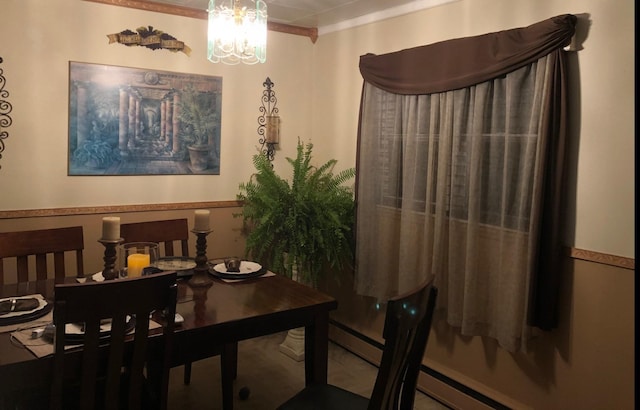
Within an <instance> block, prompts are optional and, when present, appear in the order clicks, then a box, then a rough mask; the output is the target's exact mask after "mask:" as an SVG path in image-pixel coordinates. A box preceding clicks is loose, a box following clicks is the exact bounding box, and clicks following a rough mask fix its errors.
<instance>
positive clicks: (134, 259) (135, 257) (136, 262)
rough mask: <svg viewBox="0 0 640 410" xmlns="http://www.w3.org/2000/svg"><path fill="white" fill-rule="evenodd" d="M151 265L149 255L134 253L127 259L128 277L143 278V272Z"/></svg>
mask: <svg viewBox="0 0 640 410" xmlns="http://www.w3.org/2000/svg"><path fill="white" fill-rule="evenodd" d="M149 265H151V257H150V256H149V254H143V253H133V254H131V255H129V256H128V257H127V277H128V278H136V277H138V276H142V271H143V269H144V268H146V267H147V266H149Z"/></svg>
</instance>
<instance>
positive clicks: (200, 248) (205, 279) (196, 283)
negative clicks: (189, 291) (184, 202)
mask: <svg viewBox="0 0 640 410" xmlns="http://www.w3.org/2000/svg"><path fill="white" fill-rule="evenodd" d="M191 232H193V233H194V234H195V235H196V236H197V237H198V239H197V240H196V258H195V261H196V267H195V268H193V276H191V279H189V282H188V283H189V286H192V287H201V286H211V284H212V283H213V281H212V280H211V278H210V277H209V266H208V265H207V261H208V259H207V235H209V234H210V233H211V230H207V231H197V230H195V229H192V230H191Z"/></svg>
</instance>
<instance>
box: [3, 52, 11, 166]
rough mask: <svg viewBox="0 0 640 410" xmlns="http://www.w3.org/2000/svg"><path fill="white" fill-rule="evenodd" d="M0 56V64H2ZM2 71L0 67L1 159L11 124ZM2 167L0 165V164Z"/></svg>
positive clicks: (7, 92)
mask: <svg viewBox="0 0 640 410" xmlns="http://www.w3.org/2000/svg"><path fill="white" fill-rule="evenodd" d="M2 61H3V60H2V57H0V64H2ZM3 73H4V71H3V70H2V68H1V67H0V159H2V152H3V151H4V140H5V139H7V138H8V137H9V132H8V131H7V128H8V127H9V126H10V125H11V122H12V120H11V116H9V114H11V110H12V109H13V107H12V106H11V103H10V102H9V101H7V100H5V98H8V97H9V91H7V90H5V89H4V85H5V84H6V79H5V78H4V75H3ZM0 168H2V166H0Z"/></svg>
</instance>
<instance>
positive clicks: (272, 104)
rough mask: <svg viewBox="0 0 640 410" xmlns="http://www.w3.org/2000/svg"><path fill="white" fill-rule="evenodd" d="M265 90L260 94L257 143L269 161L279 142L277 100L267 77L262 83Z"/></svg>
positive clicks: (272, 84) (271, 159)
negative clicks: (260, 104)
mask: <svg viewBox="0 0 640 410" xmlns="http://www.w3.org/2000/svg"><path fill="white" fill-rule="evenodd" d="M262 85H263V86H264V87H265V90H264V91H263V92H262V106H261V107H260V112H261V115H260V116H259V117H258V135H259V136H260V137H259V139H258V142H259V143H260V145H261V147H260V151H261V152H262V153H263V154H265V155H266V156H267V158H268V159H269V161H273V158H274V157H275V149H276V145H278V143H279V142H280V117H279V116H278V108H277V107H276V104H277V103H278V99H277V98H276V93H275V92H274V91H273V89H272V88H273V86H274V83H273V82H272V81H271V79H270V78H269V77H267V79H266V80H265V81H264V83H262Z"/></svg>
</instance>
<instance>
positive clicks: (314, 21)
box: [147, 0, 451, 30]
mask: <svg viewBox="0 0 640 410" xmlns="http://www.w3.org/2000/svg"><path fill="white" fill-rule="evenodd" d="M147 1H149V2H155V3H164V4H170V5H175V6H182V7H187V8H192V9H197V10H206V9H207V7H208V5H209V0H147ZM264 1H265V2H266V3H267V13H268V15H269V17H268V18H269V21H271V22H275V23H281V24H288V25H292V26H298V27H307V28H319V29H320V28H321V27H327V26H335V25H339V24H340V23H344V22H345V21H349V20H354V19H358V18H363V17H364V16H372V15H376V16H377V18H376V19H377V20H381V19H383V18H387V17H393V16H395V15H400V14H405V13H409V12H411V11H415V10H418V9H423V8H428V7H432V6H434V5H437V4H442V3H446V2H448V1H451V0H444V1H443V0H264ZM369 20H371V19H369ZM369 22H370V21H369ZM320 30H321V29H320Z"/></svg>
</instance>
